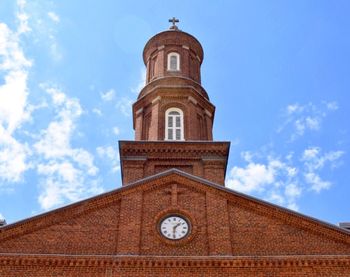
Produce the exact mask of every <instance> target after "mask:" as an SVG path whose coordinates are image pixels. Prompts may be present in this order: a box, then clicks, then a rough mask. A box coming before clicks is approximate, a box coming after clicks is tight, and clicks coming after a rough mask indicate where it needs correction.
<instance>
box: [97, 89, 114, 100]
mask: <svg viewBox="0 0 350 277" xmlns="http://www.w3.org/2000/svg"><path fill="white" fill-rule="evenodd" d="M100 95H101V98H102V100H103V101H107V102H109V101H112V100H113V99H114V98H115V90H114V89H110V90H108V91H106V92H101V94H100Z"/></svg>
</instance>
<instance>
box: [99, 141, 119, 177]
mask: <svg viewBox="0 0 350 277" xmlns="http://www.w3.org/2000/svg"><path fill="white" fill-rule="evenodd" d="M96 152H97V154H98V156H99V157H100V158H101V159H103V160H105V159H106V158H107V159H108V160H109V162H110V163H111V167H112V172H116V171H119V170H120V165H119V154H118V151H117V150H115V149H114V147H112V146H99V147H97V148H96Z"/></svg>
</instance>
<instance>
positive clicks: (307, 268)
mask: <svg viewBox="0 0 350 277" xmlns="http://www.w3.org/2000/svg"><path fill="white" fill-rule="evenodd" d="M143 59H144V62H145V65H146V66H147V80H146V85H145V87H144V88H143V89H142V90H141V92H140V94H139V97H138V99H137V101H136V102H135V103H134V105H133V119H134V121H133V122H134V129H135V141H120V142H119V150H120V157H121V168H122V187H121V188H119V189H116V190H114V191H112V192H108V193H105V194H102V195H98V196H96V197H93V198H90V199H87V200H84V201H81V202H78V203H74V204H72V205H68V206H66V207H63V208H60V209H57V210H54V211H51V212H48V213H45V214H41V215H39V216H35V217H32V218H29V219H25V220H22V221H20V222H17V223H15V224H9V225H6V226H3V227H1V228H0V276H1V277H39V276H40V277H66V276H69V277H73V276H84V277H117V276H118V277H119V276H237V277H241V276H242V277H243V276H247V277H253V276H254V277H256V276H258V277H277V276H283V277H291V276H298V277H303V276H317V277H320V276H327V277H329V276H334V277H349V276H350V232H348V231H346V230H345V229H343V228H338V227H336V226H334V225H330V224H327V223H324V222H321V221H318V220H316V219H313V218H310V217H307V216H304V215H302V214H299V213H295V212H293V211H290V210H287V209H284V208H282V207H278V206H275V205H273V204H270V203H267V202H264V201H261V200H258V199H255V198H252V197H249V196H247V195H244V194H241V193H238V192H235V191H232V190H230V189H227V188H225V186H224V180H225V172H226V165H227V157H228V153H229V145H230V144H229V142H217V141H213V135H212V126H213V121H214V114H215V107H214V105H213V104H212V103H211V102H210V100H209V97H208V94H207V92H206V91H205V89H204V88H203V87H202V86H201V75H200V66H201V63H202V61H203V49H202V46H201V45H200V43H199V42H198V41H197V39H196V38H194V37H193V36H191V35H190V34H187V33H185V32H182V31H180V30H178V29H177V27H176V26H175V25H173V26H172V28H171V29H170V30H168V31H165V32H162V33H159V34H157V35H155V36H154V37H152V38H151V39H150V40H149V41H148V42H147V44H146V46H145V48H144V51H143Z"/></svg>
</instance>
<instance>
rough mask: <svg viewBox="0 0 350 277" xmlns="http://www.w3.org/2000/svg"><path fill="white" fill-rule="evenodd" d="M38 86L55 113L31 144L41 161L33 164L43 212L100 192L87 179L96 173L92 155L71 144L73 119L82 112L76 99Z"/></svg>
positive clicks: (96, 169) (73, 127) (98, 188)
mask: <svg viewBox="0 0 350 277" xmlns="http://www.w3.org/2000/svg"><path fill="white" fill-rule="evenodd" d="M41 87H42V88H43V89H45V91H46V92H47V93H48V94H49V95H50V96H51V100H52V105H53V107H54V109H55V112H56V116H55V118H54V119H53V120H52V121H51V122H50V123H49V124H48V127H47V128H46V129H45V130H42V131H41V132H40V139H39V140H38V141H37V142H36V143H35V144H34V149H35V151H36V154H37V155H39V156H40V157H41V159H42V161H40V162H39V163H38V165H37V173H38V175H39V176H41V178H42V179H41V180H42V181H41V182H40V184H41V185H40V188H41V191H40V195H39V198H38V200H39V203H40V205H41V207H42V208H43V209H45V210H46V209H50V208H52V207H54V206H57V205H60V204H62V203H64V202H66V201H76V200H78V199H81V198H83V197H85V196H88V195H89V194H91V193H99V192H102V187H101V186H100V185H99V181H98V180H95V179H94V178H92V179H91V178H90V177H94V176H96V174H97V173H98V168H97V167H96V166H95V165H94V157H93V155H92V154H91V153H89V152H88V151H87V150H85V149H82V148H73V147H72V145H71V140H72V138H73V137H74V134H75V130H76V128H77V120H78V119H79V117H80V116H81V115H82V113H83V109H82V108H81V106H80V103H79V100H78V99H75V98H70V97H68V96H67V95H66V94H65V93H64V92H62V91H61V90H59V89H57V88H56V87H49V86H47V85H45V84H44V85H41Z"/></svg>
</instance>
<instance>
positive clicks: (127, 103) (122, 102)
mask: <svg viewBox="0 0 350 277" xmlns="http://www.w3.org/2000/svg"><path fill="white" fill-rule="evenodd" d="M132 103H133V101H132V100H131V99H130V98H128V97H122V98H121V99H119V100H118V102H117V104H116V106H115V107H116V108H117V109H118V111H119V112H121V113H122V114H123V115H124V116H126V117H129V116H131V106H132Z"/></svg>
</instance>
